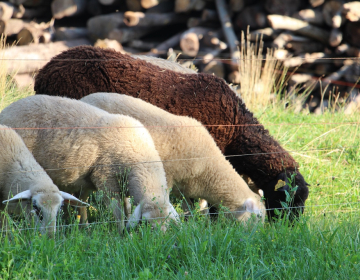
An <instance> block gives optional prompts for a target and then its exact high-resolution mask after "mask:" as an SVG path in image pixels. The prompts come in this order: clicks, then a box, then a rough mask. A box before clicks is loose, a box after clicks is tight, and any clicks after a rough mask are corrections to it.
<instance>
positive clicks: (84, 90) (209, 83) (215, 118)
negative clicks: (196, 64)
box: [35, 46, 309, 217]
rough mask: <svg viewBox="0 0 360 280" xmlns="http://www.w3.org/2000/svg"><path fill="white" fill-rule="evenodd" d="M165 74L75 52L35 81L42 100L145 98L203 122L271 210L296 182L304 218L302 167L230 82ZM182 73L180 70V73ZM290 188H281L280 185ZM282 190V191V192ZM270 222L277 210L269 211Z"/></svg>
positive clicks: (117, 58) (107, 53) (110, 55)
mask: <svg viewBox="0 0 360 280" xmlns="http://www.w3.org/2000/svg"><path fill="white" fill-rule="evenodd" d="M169 68H171V67H165V68H160V67H158V66H157V65H154V62H152V63H150V62H147V61H144V60H142V59H139V56H137V58H134V57H131V56H129V55H126V54H121V53H119V52H116V51H114V50H110V49H100V48H95V47H91V46H80V47H74V48H71V49H69V50H67V51H64V52H63V53H61V54H59V55H57V56H55V57H54V58H53V59H52V60H51V61H50V62H49V63H47V64H46V65H45V66H44V67H43V68H42V69H41V70H40V71H39V73H38V75H37V76H36V79H35V91H36V94H51V95H59V96H67V97H71V98H76V99H80V98H82V97H83V96H85V95H88V94H90V93H94V92H117V93H123V94H127V95H131V96H134V97H138V98H141V99H143V100H145V101H147V102H149V103H151V104H153V105H156V106H158V107H160V108H162V109H164V110H166V111H168V112H170V113H172V114H176V115H183V116H191V117H193V118H195V119H197V120H199V121H200V122H202V123H203V124H204V125H205V126H207V129H208V130H209V132H210V134H211V135H212V136H213V137H214V139H215V141H216V143H217V145H218V146H219V148H220V149H221V151H222V152H223V153H224V155H226V156H229V157H228V159H229V161H230V162H231V164H232V165H233V166H234V168H235V169H236V171H237V172H238V173H239V174H245V175H247V176H249V177H250V178H251V179H252V180H253V181H254V183H255V184H256V186H257V187H258V188H260V189H262V190H263V191H264V197H265V201H266V206H267V208H269V209H273V208H283V207H282V205H281V203H280V201H285V198H286V195H285V191H289V181H288V179H287V178H289V177H291V175H292V174H294V176H295V182H294V183H295V185H296V186H298V188H297V191H296V193H295V194H294V199H293V203H292V204H291V205H292V206H297V207H300V208H299V209H295V208H293V210H294V209H295V210H294V211H293V213H294V214H298V213H299V212H303V206H304V204H305V200H306V199H307V197H308V193H309V189H308V187H307V185H308V184H307V183H306V182H305V180H304V178H303V176H302V175H301V173H300V172H299V170H298V163H297V162H296V161H295V160H294V159H293V158H292V156H291V155H290V154H289V153H288V152H287V151H285V150H284V149H283V148H282V147H281V146H280V145H279V143H278V142H277V141H276V140H275V139H273V138H272V137H271V136H270V134H269V132H268V130H266V129H265V128H264V126H263V125H261V124H260V123H259V121H258V120H257V119H256V118H255V117H254V116H253V114H252V113H251V112H250V111H249V110H248V109H247V108H246V106H245V104H244V103H243V101H242V99H241V98H239V97H238V96H237V95H236V93H235V92H234V91H233V90H232V89H231V88H230V87H229V85H227V84H226V82H225V81H224V80H223V79H221V78H218V77H216V76H213V75H209V74H203V73H199V74H196V73H194V74H189V73H183V72H182V71H179V70H178V69H177V70H175V71H172V70H169ZM174 68H178V64H176V67H174ZM282 181H284V182H286V184H283V186H281V184H280V185H279V184H278V183H279V182H280V183H281V182H282ZM279 186H281V187H279ZM267 213H268V215H269V216H270V217H273V216H274V210H268V212H267Z"/></svg>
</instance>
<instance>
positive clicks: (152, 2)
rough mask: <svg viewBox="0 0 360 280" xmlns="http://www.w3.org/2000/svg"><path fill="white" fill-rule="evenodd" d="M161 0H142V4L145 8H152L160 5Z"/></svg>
mask: <svg viewBox="0 0 360 280" xmlns="http://www.w3.org/2000/svg"><path fill="white" fill-rule="evenodd" d="M160 2H161V0H141V6H142V7H143V8H144V9H150V8H152V7H155V6H157V5H159V3H160Z"/></svg>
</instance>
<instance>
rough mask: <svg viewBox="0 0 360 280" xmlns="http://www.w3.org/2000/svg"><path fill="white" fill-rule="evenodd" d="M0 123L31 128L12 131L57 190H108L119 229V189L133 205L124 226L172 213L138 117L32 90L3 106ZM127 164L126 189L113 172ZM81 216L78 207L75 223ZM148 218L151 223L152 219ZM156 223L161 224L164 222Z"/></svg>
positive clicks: (152, 149)
mask: <svg viewBox="0 0 360 280" xmlns="http://www.w3.org/2000/svg"><path fill="white" fill-rule="evenodd" d="M0 123H1V124H6V125H8V126H10V127H13V128H17V127H25V128H34V129H26V130H19V132H18V133H19V134H20V136H21V137H22V138H23V140H24V142H25V144H26V146H27V147H28V148H29V150H30V151H31V152H32V153H33V155H34V157H35V159H36V160H37V161H38V162H39V164H40V165H41V166H43V167H44V168H45V169H47V172H48V174H49V176H50V177H51V179H52V180H53V181H54V183H55V184H56V185H57V186H58V187H59V188H60V189H61V190H64V191H67V192H71V193H77V194H79V197H80V198H81V199H86V198H87V197H88V195H89V194H90V192H92V191H97V190H106V191H110V192H111V193H112V198H115V200H114V199H112V198H110V197H107V198H106V201H105V203H106V204H107V205H108V206H109V207H111V208H112V210H113V212H114V216H115V218H116V219H117V220H118V221H119V224H118V225H119V231H120V232H121V231H122V230H123V219H122V214H121V212H122V210H123V207H122V206H121V197H123V195H130V196H131V197H133V198H134V204H135V205H137V207H136V209H135V210H134V213H133V215H132V216H131V218H130V222H129V224H128V225H129V226H134V225H136V224H137V222H139V221H140V220H141V219H142V218H144V219H148V220H151V219H153V218H160V219H159V220H162V221H163V220H165V219H166V218H167V217H169V218H171V219H175V220H177V219H178V214H177V213H176V211H175V209H174V208H173V206H172V205H171V204H170V202H169V192H168V189H167V183H166V177H165V171H164V167H163V165H162V163H161V160H160V157H159V154H158V152H157V151H156V149H155V145H154V142H153V140H152V138H151V136H150V134H149V132H148V131H147V130H146V128H144V126H143V125H142V124H141V123H140V122H139V121H137V120H135V119H133V118H131V117H129V116H124V115H115V114H109V113H107V112H106V111H103V110H100V109H98V108H96V107H93V106H91V105H89V104H86V103H84V102H81V101H78V100H72V99H68V98H62V97H52V96H46V95H36V96H30V97H27V98H24V99H21V100H19V101H16V102H14V103H12V104H11V105H10V106H8V107H7V108H5V109H4V110H3V111H2V112H1V114H0ZM36 128H46V129H36ZM128 167H130V171H128V193H124V191H123V190H121V187H120V186H119V182H118V178H117V173H119V172H123V171H124V170H125V169H127V168H128ZM86 218H87V216H86V211H82V212H81V220H80V221H81V223H83V222H85V220H86ZM150 222H151V224H152V225H154V224H155V223H156V220H155V219H153V220H151V221H150ZM162 229H163V230H165V224H163V225H162Z"/></svg>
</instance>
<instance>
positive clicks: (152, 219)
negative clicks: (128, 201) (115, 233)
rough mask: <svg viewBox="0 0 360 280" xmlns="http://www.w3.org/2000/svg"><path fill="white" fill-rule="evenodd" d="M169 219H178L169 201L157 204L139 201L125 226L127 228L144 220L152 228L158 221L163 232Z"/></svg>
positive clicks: (176, 221)
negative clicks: (160, 204)
mask: <svg viewBox="0 0 360 280" xmlns="http://www.w3.org/2000/svg"><path fill="white" fill-rule="evenodd" d="M170 220H173V221H174V222H175V223H178V222H179V221H180V217H179V214H178V213H177V212H176V210H175V208H174V207H173V206H172V205H171V204H170V203H167V204H164V205H163V206H159V205H155V204H153V203H146V202H140V203H139V204H138V205H137V206H136V208H135V210H134V212H133V214H132V215H131V217H130V219H129V221H128V224H127V225H126V228H127V229H128V230H129V229H130V228H134V227H135V226H136V225H137V224H138V223H140V222H141V221H146V222H148V223H150V224H151V226H152V228H155V227H156V226H157V224H159V223H160V224H161V230H162V231H163V232H165V231H166V229H167V226H168V224H169V221H170Z"/></svg>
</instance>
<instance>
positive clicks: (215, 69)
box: [201, 60, 225, 78]
mask: <svg viewBox="0 0 360 280" xmlns="http://www.w3.org/2000/svg"><path fill="white" fill-rule="evenodd" d="M201 72H202V73H207V74H213V75H215V76H217V77H220V78H224V77H225V67H224V64H223V63H222V62H221V61H218V60H213V61H210V62H209V63H208V64H206V65H205V66H204V67H203V69H202V70H201Z"/></svg>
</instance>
